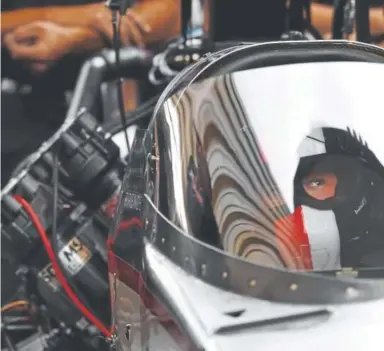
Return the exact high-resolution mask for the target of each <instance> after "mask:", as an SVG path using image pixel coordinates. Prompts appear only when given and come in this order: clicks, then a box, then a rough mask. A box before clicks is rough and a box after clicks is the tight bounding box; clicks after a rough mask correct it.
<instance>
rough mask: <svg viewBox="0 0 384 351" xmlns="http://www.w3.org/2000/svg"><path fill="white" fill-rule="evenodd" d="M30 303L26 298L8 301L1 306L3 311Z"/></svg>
mask: <svg viewBox="0 0 384 351" xmlns="http://www.w3.org/2000/svg"><path fill="white" fill-rule="evenodd" d="M28 305H29V303H28V301H26V300H18V301H13V302H10V303H7V304H6V305H4V306H2V307H1V313H4V312H7V311H10V310H13V309H15V308H18V307H27V306H28Z"/></svg>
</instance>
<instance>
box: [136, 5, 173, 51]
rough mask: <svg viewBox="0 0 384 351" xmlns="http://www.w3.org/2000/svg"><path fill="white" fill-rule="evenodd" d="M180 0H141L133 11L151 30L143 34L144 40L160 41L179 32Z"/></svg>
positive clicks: (150, 41) (149, 42)
mask: <svg viewBox="0 0 384 351" xmlns="http://www.w3.org/2000/svg"><path fill="white" fill-rule="evenodd" d="M180 3H181V1H180V0H142V1H140V2H138V3H137V5H136V6H135V7H134V8H133V11H134V12H135V13H137V14H138V16H139V17H140V18H142V19H143V22H145V23H148V25H149V26H150V27H151V30H150V31H149V32H148V33H145V34H144V42H145V43H146V44H151V43H155V42H161V41H164V40H167V39H170V38H173V37H175V36H178V35H179V34H180V28H181V18H180V6H181V4H180Z"/></svg>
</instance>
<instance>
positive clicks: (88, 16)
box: [1, 3, 104, 34]
mask: <svg viewBox="0 0 384 351" xmlns="http://www.w3.org/2000/svg"><path fill="white" fill-rule="evenodd" d="M103 8H104V4H102V3H99V4H90V5H82V6H52V7H36V8H26V9H20V10H14V11H6V12H3V13H2V14H1V34H4V33H6V32H9V31H12V30H14V29H15V28H17V27H19V26H23V25H26V24H28V23H31V22H36V21H50V22H54V23H56V24H60V25H63V26H73V27H80V26H88V24H89V23H90V22H91V21H92V19H93V16H94V15H95V13H96V12H97V11H100V10H102V9H103Z"/></svg>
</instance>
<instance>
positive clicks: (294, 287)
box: [289, 284, 299, 291]
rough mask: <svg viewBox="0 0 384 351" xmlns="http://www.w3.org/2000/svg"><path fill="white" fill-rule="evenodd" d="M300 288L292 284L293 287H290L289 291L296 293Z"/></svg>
mask: <svg viewBox="0 0 384 351" xmlns="http://www.w3.org/2000/svg"><path fill="white" fill-rule="evenodd" d="M298 288H299V286H298V285H297V284H291V286H290V287H289V290H291V291H296V290H297V289H298Z"/></svg>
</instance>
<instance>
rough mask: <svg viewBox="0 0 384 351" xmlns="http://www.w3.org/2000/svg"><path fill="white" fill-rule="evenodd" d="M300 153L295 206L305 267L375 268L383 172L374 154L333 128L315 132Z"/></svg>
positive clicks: (382, 225) (380, 242)
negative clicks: (306, 247)
mask: <svg viewBox="0 0 384 351" xmlns="http://www.w3.org/2000/svg"><path fill="white" fill-rule="evenodd" d="M298 151H299V155H300V156H301V158H300V162H299V166H298V170H297V173H296V176H295V198H294V201H295V208H296V211H299V212H300V217H301V220H302V222H303V223H302V224H303V226H302V230H303V231H304V233H300V234H297V235H299V236H303V235H304V237H305V239H306V240H307V242H306V244H303V240H300V241H298V242H299V243H300V245H304V246H305V245H308V249H307V250H303V248H301V249H300V251H301V252H303V251H305V252H306V256H307V257H305V259H306V261H307V262H310V264H309V265H308V264H307V265H306V268H310V269H314V270H323V269H338V268H340V267H361V266H369V265H371V264H374V265H376V264H377V263H373V262H372V257H373V256H374V257H376V256H377V255H378V252H380V251H381V252H382V253H384V232H383V229H384V196H383V195H384V178H383V174H384V173H383V167H382V166H381V164H380V163H379V162H378V160H377V159H376V157H375V155H374V154H373V153H372V152H371V151H370V150H369V148H368V146H367V145H366V144H365V143H364V141H362V140H361V138H359V137H357V136H356V134H355V133H351V132H350V131H343V130H339V129H334V128H322V129H319V130H316V131H315V132H314V133H313V134H311V135H309V136H308V137H307V138H306V139H305V141H304V142H303V143H302V144H301V145H300V148H299V150H298ZM369 262H371V263H369ZM375 262H376V261H375ZM383 264H384V256H383Z"/></svg>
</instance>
